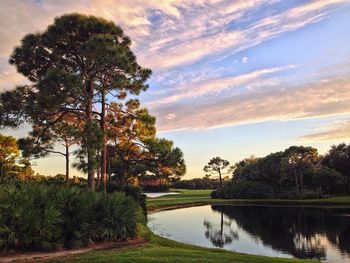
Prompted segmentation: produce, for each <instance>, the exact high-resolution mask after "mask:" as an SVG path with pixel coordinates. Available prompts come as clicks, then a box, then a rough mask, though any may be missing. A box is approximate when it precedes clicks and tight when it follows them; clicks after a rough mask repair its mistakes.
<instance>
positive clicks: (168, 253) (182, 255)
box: [49, 227, 315, 263]
mask: <svg viewBox="0 0 350 263" xmlns="http://www.w3.org/2000/svg"><path fill="white" fill-rule="evenodd" d="M143 234H144V235H145V236H147V238H148V239H149V242H148V243H147V244H145V245H144V246H142V247H138V248H128V249H124V250H107V251H93V252H88V253H85V254H81V255H76V256H68V257H63V258H58V259H55V260H51V261H49V262H55V263H58V262H118V263H141V262H142V263H148V262H149V263H157V262H159V263H181V262H186V263H187V262H204V263H217V262H220V263H225V262H227V263H232V262H237V263H238V262H246V263H258V262H259V263H263V262H286V263H303V262H305V263H306V262H315V261H311V260H302V259H284V258H271V257H262V256H253V255H247V254H241V253H233V252H230V251H226V250H221V249H209V248H201V247H196V246H191V245H185V244H181V243H178V242H175V241H171V240H168V239H165V238H162V237H159V236H156V235H154V234H152V233H150V231H149V230H148V229H147V228H146V227H143Z"/></svg>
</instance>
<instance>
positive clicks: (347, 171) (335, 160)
mask: <svg viewBox="0 0 350 263" xmlns="http://www.w3.org/2000/svg"><path fill="white" fill-rule="evenodd" d="M322 164H323V165H326V166H328V167H329V168H331V169H334V170H336V171H338V172H339V173H341V174H342V175H344V176H346V177H347V178H349V179H350V144H348V145H347V144H345V143H341V144H339V145H333V146H332V147H331V149H330V150H329V152H328V153H326V155H325V156H324V158H323V159H322Z"/></svg>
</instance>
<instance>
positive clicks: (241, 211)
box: [212, 205, 350, 259]
mask: <svg viewBox="0 0 350 263" xmlns="http://www.w3.org/2000/svg"><path fill="white" fill-rule="evenodd" d="M212 209H213V210H214V211H218V212H221V213H224V214H225V215H226V216H227V217H229V218H231V219H233V220H235V221H236V222H237V225H238V226H239V227H240V228H242V229H244V230H245V231H246V232H248V233H249V234H251V235H252V236H255V237H258V238H259V239H260V240H261V241H262V242H263V243H264V244H265V245H268V246H271V247H272V248H273V249H275V250H279V251H285V252H288V253H290V254H291V255H293V256H295V257H299V258H318V259H322V258H325V256H326V249H327V247H326V244H327V241H328V242H330V243H332V244H334V245H335V246H337V247H338V248H339V249H340V250H341V251H342V252H343V253H348V254H350V242H349V241H350V220H349V218H346V217H341V216H335V214H342V213H343V214H344V212H345V213H350V211H349V210H339V209H320V208H300V207H299V208H297V207H284V208H283V209H281V208H278V207H257V206H256V207H254V206H251V207H243V206H218V205H212Z"/></svg>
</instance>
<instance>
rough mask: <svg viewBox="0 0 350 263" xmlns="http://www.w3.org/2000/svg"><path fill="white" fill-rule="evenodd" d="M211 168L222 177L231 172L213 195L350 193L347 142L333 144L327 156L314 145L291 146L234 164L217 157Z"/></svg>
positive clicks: (269, 196) (277, 195) (253, 196)
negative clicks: (227, 179) (228, 177)
mask: <svg viewBox="0 0 350 263" xmlns="http://www.w3.org/2000/svg"><path fill="white" fill-rule="evenodd" d="M208 167H210V170H211V171H214V172H216V173H217V174H218V175H219V176H221V174H222V173H223V171H225V172H227V173H229V174H230V175H231V180H230V182H228V183H226V184H222V185H221V186H220V187H218V188H217V189H216V190H215V191H213V193H212V196H213V197H219V198H317V197H322V196H324V195H331V194H349V193H350V144H345V143H341V144H339V145H333V146H332V147H331V149H330V150H329V151H328V152H327V153H326V154H325V155H320V154H319V153H318V151H317V149H315V148H313V147H304V146H291V147H289V148H288V149H286V150H284V151H280V152H275V153H271V154H269V155H267V156H265V157H262V158H256V157H254V156H251V157H249V158H246V159H243V160H241V161H239V162H237V163H235V164H234V165H233V166H229V163H228V161H225V160H224V162H223V161H222V159H221V158H219V157H216V158H213V159H212V160H211V161H210V162H209V163H208V165H207V166H206V167H205V170H208ZM225 169H226V170H225ZM219 171H220V172H219Z"/></svg>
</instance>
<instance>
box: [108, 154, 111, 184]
mask: <svg viewBox="0 0 350 263" xmlns="http://www.w3.org/2000/svg"><path fill="white" fill-rule="evenodd" d="M108 185H109V187H111V161H110V160H109V161H108Z"/></svg>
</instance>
